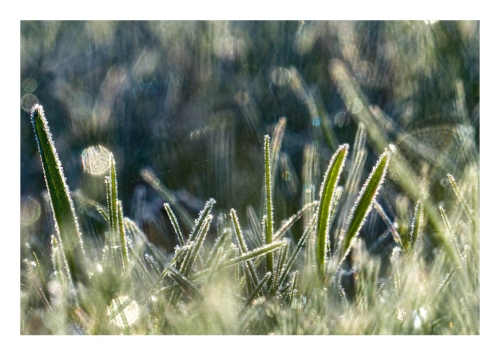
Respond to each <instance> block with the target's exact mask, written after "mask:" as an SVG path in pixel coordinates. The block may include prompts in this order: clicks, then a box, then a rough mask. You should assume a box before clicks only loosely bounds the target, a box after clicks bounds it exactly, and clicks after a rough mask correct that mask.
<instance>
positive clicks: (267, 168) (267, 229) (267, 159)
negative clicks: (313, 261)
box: [264, 135, 274, 273]
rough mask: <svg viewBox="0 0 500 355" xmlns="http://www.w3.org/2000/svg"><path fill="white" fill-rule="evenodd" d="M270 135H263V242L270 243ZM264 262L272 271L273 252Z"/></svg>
mask: <svg viewBox="0 0 500 355" xmlns="http://www.w3.org/2000/svg"><path fill="white" fill-rule="evenodd" d="M269 144H270V137H269V136H268V135H266V136H265V137H264V156H265V166H264V170H265V178H264V180H265V190H266V193H265V195H266V215H265V216H266V218H265V223H264V236H265V243H266V244H268V245H269V244H271V243H272V242H273V234H274V230H273V228H274V226H273V224H274V220H273V197H272V183H271V181H272V176H271V168H272V167H271V149H270V147H269ZM266 264H267V271H270V272H271V273H272V272H273V269H274V261H273V253H268V254H267V255H266Z"/></svg>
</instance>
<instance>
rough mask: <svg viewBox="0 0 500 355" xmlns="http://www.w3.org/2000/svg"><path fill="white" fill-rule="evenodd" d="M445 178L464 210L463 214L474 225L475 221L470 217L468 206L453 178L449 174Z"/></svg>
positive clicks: (470, 212)
mask: <svg viewBox="0 0 500 355" xmlns="http://www.w3.org/2000/svg"><path fill="white" fill-rule="evenodd" d="M447 176H448V180H449V181H450V184H451V187H452V188H453V192H455V196H457V199H458V201H459V202H460V204H461V205H462V207H463V208H464V211H465V214H466V215H467V217H468V218H469V220H470V221H471V223H473V224H475V223H476V220H475V218H474V217H473V215H472V211H471V209H470V207H469V205H468V204H467V202H465V200H464V198H463V193H462V191H461V190H460V188H459V187H458V184H457V182H456V181H455V178H454V177H453V175H451V174H448V175H447Z"/></svg>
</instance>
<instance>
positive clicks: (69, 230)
mask: <svg viewBox="0 0 500 355" xmlns="http://www.w3.org/2000/svg"><path fill="white" fill-rule="evenodd" d="M31 123H32V125H33V130H34V132H35V137H36V141H37V144H38V152H39V153H40V158H41V160H42V167H43V174H44V177H45V184H46V186H47V191H48V194H49V199H50V206H51V208H52V213H53V217H54V222H55V228H56V232H57V234H58V235H59V238H60V242H61V243H62V250H63V255H64V258H65V259H66V260H65V261H66V263H67V266H68V276H69V277H70V280H71V279H72V280H73V281H75V282H77V281H79V282H84V281H85V280H86V278H87V277H86V275H85V274H84V272H82V271H80V270H83V268H82V266H83V263H84V261H85V251H84V247H83V241H82V237H81V234H80V229H79V226H78V220H77V218H76V214H75V210H74V207H73V200H72V199H71V195H70V193H69V188H68V186H67V185H66V178H65V177H64V173H63V168H62V165H61V162H60V161H59V157H58V155H57V151H56V148H55V146H54V142H53V140H52V136H51V134H50V129H49V124H48V122H47V119H46V118H45V114H44V111H43V107H42V106H41V105H38V104H37V105H35V106H33V108H32V109H31Z"/></svg>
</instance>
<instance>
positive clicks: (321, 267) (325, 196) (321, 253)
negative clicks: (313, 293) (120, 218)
mask: <svg viewBox="0 0 500 355" xmlns="http://www.w3.org/2000/svg"><path fill="white" fill-rule="evenodd" d="M348 150H349V145H347V144H344V145H341V146H340V147H339V149H338V150H337V151H336V152H335V154H333V156H332V158H331V159H330V164H329V165H328V169H327V170H326V173H325V177H324V179H323V183H322V184H321V189H320V193H319V206H318V229H317V231H318V233H317V237H316V260H317V267H318V273H319V276H320V278H323V277H324V276H325V262H326V253H327V250H326V249H327V238H328V230H329V227H330V223H331V221H330V217H331V211H332V208H333V204H334V196H335V189H336V188H337V184H338V181H339V178H340V173H341V172H342V169H343V167H344V163H345V159H346V157H347V153H348Z"/></svg>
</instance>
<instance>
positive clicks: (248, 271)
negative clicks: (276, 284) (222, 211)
mask: <svg viewBox="0 0 500 355" xmlns="http://www.w3.org/2000/svg"><path fill="white" fill-rule="evenodd" d="M229 213H230V215H231V221H232V222H233V228H234V231H235V232H236V239H237V240H238V246H239V248H240V252H241V254H246V253H248V248H247V245H246V243H245V239H244V238H243V232H242V231H241V226H240V222H239V221H238V216H237V214H236V210H234V209H231V211H230V212H229ZM245 265H246V268H245V275H246V277H245V279H246V280H245V281H246V283H247V290H248V292H249V293H251V292H252V291H253V285H257V284H258V282H259V281H258V277H257V271H256V270H255V267H254V265H253V263H252V261H251V260H249V261H246V262H245Z"/></svg>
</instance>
